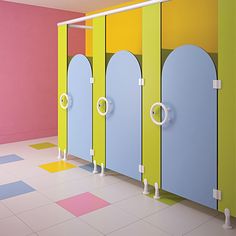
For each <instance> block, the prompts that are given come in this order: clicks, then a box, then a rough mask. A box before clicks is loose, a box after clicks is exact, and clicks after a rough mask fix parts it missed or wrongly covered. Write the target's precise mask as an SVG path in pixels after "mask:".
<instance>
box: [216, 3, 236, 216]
mask: <svg viewBox="0 0 236 236" xmlns="http://www.w3.org/2000/svg"><path fill="white" fill-rule="evenodd" d="M218 2H219V7H218V9H219V58H218V60H219V61H218V76H219V78H218V79H219V80H222V89H221V90H219V92H218V188H219V190H221V191H222V200H221V201H219V202H218V208H219V210H220V211H222V212H223V211H224V209H225V208H229V209H230V211H231V214H232V216H235V217H236V125H235V120H236V105H235V103H236V67H235V62H236V44H235V42H236V1H235V0H228V1H225V0H218Z"/></svg>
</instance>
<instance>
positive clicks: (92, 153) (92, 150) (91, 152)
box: [90, 149, 94, 157]
mask: <svg viewBox="0 0 236 236" xmlns="http://www.w3.org/2000/svg"><path fill="white" fill-rule="evenodd" d="M90 156H92V157H93V156H94V149H90Z"/></svg>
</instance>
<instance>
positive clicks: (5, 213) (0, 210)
mask: <svg viewBox="0 0 236 236" xmlns="http://www.w3.org/2000/svg"><path fill="white" fill-rule="evenodd" d="M12 215H13V213H12V212H11V211H10V210H9V209H8V208H7V207H5V206H4V205H3V204H2V203H1V202H0V219H3V218H7V217H9V216H12ZM0 231H1V230H0Z"/></svg>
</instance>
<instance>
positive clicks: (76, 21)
mask: <svg viewBox="0 0 236 236" xmlns="http://www.w3.org/2000/svg"><path fill="white" fill-rule="evenodd" d="M168 1H170V0H149V1H146V2H142V3H137V4H134V5H131V6H126V7H121V8H117V9H114V10H110V11H105V12H101V13H97V14H93V15H90V16H84V17H80V18H76V19H72V20H68V21H63V22H60V23H58V24H57V25H58V26H60V25H70V24H75V23H79V22H84V21H86V20H91V19H94V18H97V17H101V16H108V15H112V14H116V13H119V12H124V11H130V10H133V9H137V8H141V7H146V6H149V5H153V4H156V3H162V2H168Z"/></svg>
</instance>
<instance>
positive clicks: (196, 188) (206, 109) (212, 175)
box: [162, 45, 217, 209]
mask: <svg viewBox="0 0 236 236" xmlns="http://www.w3.org/2000/svg"><path fill="white" fill-rule="evenodd" d="M216 79H217V76H216V69H215V65H214V63H213V61H212V59H211V58H210V56H209V55H208V54H207V53H206V52H205V51H204V50H202V49H201V48H198V47H196V46H191V45H186V46H182V47H179V48H177V49H176V50H174V51H173V52H172V53H171V54H170V55H169V57H168V58H167V60H166V62H165V64H164V68H163V74H162V98H163V103H164V104H165V105H166V106H167V107H169V113H170V120H169V122H168V123H167V124H166V125H165V126H163V128H162V188H163V189H164V190H167V191H169V192H172V193H175V194H177V195H180V196H182V197H185V198H187V199H190V200H192V201H195V202H198V203H200V204H203V205H205V206H208V207H211V208H214V209H216V208H217V201H216V200H215V199H214V198H213V189H215V188H217V91H216V90H215V89H213V80H216Z"/></svg>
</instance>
